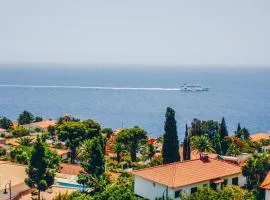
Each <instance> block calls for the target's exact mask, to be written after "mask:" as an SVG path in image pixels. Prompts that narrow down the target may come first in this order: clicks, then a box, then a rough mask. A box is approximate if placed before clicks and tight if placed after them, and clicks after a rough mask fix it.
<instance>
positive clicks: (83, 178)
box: [77, 172, 90, 191]
mask: <svg viewBox="0 0 270 200" xmlns="http://www.w3.org/2000/svg"><path fill="white" fill-rule="evenodd" d="M89 181H90V177H89V175H88V174H87V173H85V172H81V173H80V174H79V175H78V180H77V182H78V183H79V184H81V185H83V191H84V189H85V186H86V185H88V184H89Z"/></svg>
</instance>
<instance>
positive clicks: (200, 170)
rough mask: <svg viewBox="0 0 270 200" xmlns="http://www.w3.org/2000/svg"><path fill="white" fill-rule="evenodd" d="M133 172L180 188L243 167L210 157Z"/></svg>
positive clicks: (171, 186) (226, 174) (232, 172)
mask: <svg viewBox="0 0 270 200" xmlns="http://www.w3.org/2000/svg"><path fill="white" fill-rule="evenodd" d="M132 173H133V174H134V175H137V176H140V177H142V178H145V179H148V180H151V181H153V182H156V183H159V184H162V185H166V186H168V187H170V188H179V187H182V186H186V185H191V184H194V183H199V182H203V181H209V180H212V179H217V178H222V177H226V176H231V175H234V174H240V173H241V167H240V166H237V165H234V164H230V163H226V162H224V161H221V160H217V159H211V158H209V160H208V161H202V160H199V159H198V160H190V161H185V162H177V163H172V164H168V165H161V166H157V167H152V168H147V169H142V170H136V171H134V172H132Z"/></svg>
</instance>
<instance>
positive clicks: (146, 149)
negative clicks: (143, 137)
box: [140, 143, 155, 162]
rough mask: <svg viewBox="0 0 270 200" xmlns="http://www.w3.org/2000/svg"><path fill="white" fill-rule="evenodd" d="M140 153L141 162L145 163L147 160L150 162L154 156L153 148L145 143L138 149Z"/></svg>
mask: <svg viewBox="0 0 270 200" xmlns="http://www.w3.org/2000/svg"><path fill="white" fill-rule="evenodd" d="M140 153H141V155H142V160H143V161H144V162H145V161H147V160H150V161H151V160H152V158H153V157H154V155H155V147H154V145H153V144H150V143H146V144H144V145H141V147H140Z"/></svg>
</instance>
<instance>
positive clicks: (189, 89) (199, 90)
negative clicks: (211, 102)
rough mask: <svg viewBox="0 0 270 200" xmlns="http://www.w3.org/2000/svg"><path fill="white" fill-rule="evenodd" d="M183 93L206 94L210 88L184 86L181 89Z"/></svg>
mask: <svg viewBox="0 0 270 200" xmlns="http://www.w3.org/2000/svg"><path fill="white" fill-rule="evenodd" d="M180 90H181V91H187V92H206V91H208V90H209V88H206V87H202V86H199V85H188V84H184V85H183V86H181V87H180Z"/></svg>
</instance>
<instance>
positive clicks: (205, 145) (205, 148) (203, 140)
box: [190, 135, 215, 152]
mask: <svg viewBox="0 0 270 200" xmlns="http://www.w3.org/2000/svg"><path fill="white" fill-rule="evenodd" d="M190 144H191V147H192V148H193V149H195V150H196V151H198V152H215V149H214V148H213V147H212V144H211V142H210V141H209V139H208V137H206V136H204V135H201V136H192V137H191V138H190Z"/></svg>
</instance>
